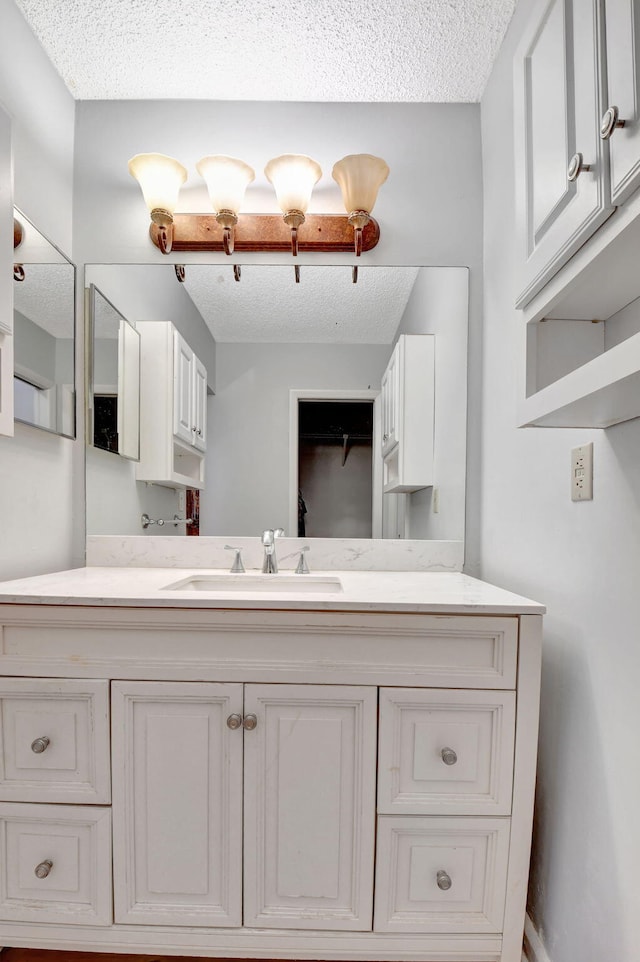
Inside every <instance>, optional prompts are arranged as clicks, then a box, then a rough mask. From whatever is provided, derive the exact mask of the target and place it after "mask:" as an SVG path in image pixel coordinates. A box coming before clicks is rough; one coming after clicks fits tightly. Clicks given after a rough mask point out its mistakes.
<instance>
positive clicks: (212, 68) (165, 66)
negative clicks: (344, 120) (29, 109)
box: [16, 0, 515, 103]
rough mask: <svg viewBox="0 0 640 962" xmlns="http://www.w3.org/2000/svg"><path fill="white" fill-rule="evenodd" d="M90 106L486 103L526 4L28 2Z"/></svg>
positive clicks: (45, 39)
mask: <svg viewBox="0 0 640 962" xmlns="http://www.w3.org/2000/svg"><path fill="white" fill-rule="evenodd" d="M16 3H17V5H18V7H19V8H20V9H21V10H22V11H23V13H24V15H25V17H26V19H27V21H28V22H29V24H30V25H31V27H32V29H33V30H34V32H35V34H36V36H37V37H38V38H39V39H40V41H41V43H42V45H43V46H44V48H45V50H46V51H47V53H48V55H49V57H50V58H51V60H52V61H53V63H54V65H55V66H56V68H57V69H58V71H59V73H60V74H61V76H62V77H63V79H64V81H65V83H66V84H67V87H68V88H69V90H70V91H71V93H72V94H73V95H74V97H76V98H77V99H79V100H95V99H114V100H120V99H145V98H156V99H184V98H188V99H205V100H294V101H339V102H344V101H364V102H410V103H413V102H418V103H451V102H475V101H478V100H479V99H480V97H481V96H482V92H483V90H484V86H485V83H486V81H487V78H488V76H489V73H490V70H491V65H492V63H493V60H494V58H495V55H496V53H497V50H498V47H499V46H500V42H501V40H502V37H503V36H504V32H505V30H506V28H507V25H508V23H509V20H510V18H511V15H512V13H513V8H514V6H515V0H396V2H392V0H386V2H381V0H190V2H189V3H185V2H183V0H137V2H135V3H132V2H131V0H64V2H61V0H16Z"/></svg>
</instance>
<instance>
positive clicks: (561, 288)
mask: <svg viewBox="0 0 640 962" xmlns="http://www.w3.org/2000/svg"><path fill="white" fill-rule="evenodd" d="M639 247H640V196H637V195H634V197H633V198H631V200H630V201H629V202H628V203H627V204H626V205H625V207H624V208H620V209H619V210H617V211H616V213H615V215H614V216H613V217H611V218H610V220H609V221H608V222H607V223H606V224H605V225H604V226H603V227H602V228H600V230H599V231H598V233H597V234H596V235H595V237H593V238H592V239H591V241H590V242H589V244H588V245H585V247H583V248H582V250H580V251H579V252H578V253H577V254H576V255H575V257H574V258H573V259H572V260H571V262H570V263H569V264H567V266H566V267H565V268H564V269H563V270H562V271H561V272H560V273H559V274H558V275H556V277H555V278H554V279H553V281H552V282H551V283H550V284H549V285H548V286H547V287H546V288H545V290H544V291H543V292H541V294H539V295H538V296H537V297H536V298H535V299H534V300H533V301H532V302H531V304H530V305H529V306H528V308H527V309H526V311H525V312H524V319H525V322H526V335H525V337H526V378H527V386H526V390H525V389H524V388H523V390H522V391H521V394H520V396H521V397H524V400H523V401H522V402H521V404H520V406H519V412H518V425H519V426H520V427H532V426H540V427H586V428H605V427H609V426H611V425H613V424H618V423H620V422H622V421H628V420H630V419H632V418H636V417H640V272H638V269H637V251H638V249H639ZM593 321H599V322H602V323H599V324H593V323H592V322H593ZM545 341H546V342H547V346H546V348H545V347H544V342H545ZM541 355H542V356H541ZM549 362H550V363H551V365H552V366H555V367H556V368H558V366H559V365H560V366H564V368H565V369H564V370H559V371H556V375H557V374H558V373H560V376H554V375H553V373H552V372H551V371H550V370H549Z"/></svg>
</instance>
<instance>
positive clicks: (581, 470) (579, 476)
mask: <svg viewBox="0 0 640 962" xmlns="http://www.w3.org/2000/svg"><path fill="white" fill-rule="evenodd" d="M571 500H572V501H592V500H593V441H590V442H589V443H588V444H581V445H580V447H578V448H572V449H571Z"/></svg>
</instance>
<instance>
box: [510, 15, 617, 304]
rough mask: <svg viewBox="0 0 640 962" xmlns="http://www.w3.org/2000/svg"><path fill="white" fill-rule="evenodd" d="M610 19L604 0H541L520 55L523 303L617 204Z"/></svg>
mask: <svg viewBox="0 0 640 962" xmlns="http://www.w3.org/2000/svg"><path fill="white" fill-rule="evenodd" d="M602 16H603V14H602V2H601V0H587V2H586V4H585V3H584V2H583V0H540V2H539V3H538V4H537V6H536V8H535V10H534V14H533V17H532V20H531V23H530V25H529V27H528V29H527V30H526V31H525V33H524V35H523V39H522V42H521V45H520V47H519V49H518V52H517V53H516V57H515V77H514V80H515V94H514V104H515V135H516V213H517V229H518V236H519V245H520V247H519V259H518V291H519V296H518V298H517V302H516V306H517V307H524V306H525V305H526V304H527V303H528V302H529V301H530V300H531V299H532V297H533V296H534V295H535V294H536V293H537V292H538V291H539V290H540V289H541V288H542V287H543V286H544V284H545V283H546V282H547V281H548V280H549V278H550V277H552V276H553V274H555V273H556V272H557V271H558V270H559V269H560V268H561V267H562V266H563V264H565V263H566V262H567V261H568V260H569V258H570V257H571V256H572V255H573V254H574V253H575V252H576V251H577V250H578V248H579V247H580V246H581V245H582V244H583V243H584V242H585V240H587V238H588V237H590V236H591V234H593V233H594V232H595V231H596V230H597V228H598V227H599V226H600V225H601V224H602V223H604V221H605V220H606V219H607V217H609V215H610V214H611V213H612V211H613V207H612V205H611V199H610V190H609V177H608V170H609V168H608V160H609V157H608V151H607V149H606V147H605V146H604V145H603V141H601V140H600V137H599V133H598V122H597V118H598V116H599V111H600V104H601V99H602V97H601V93H602V83H603V76H602V71H601V66H600V63H601V53H602V40H601V36H602V34H601V28H600V24H599V21H600V18H601V17H602ZM572 167H573V168H574V169H573V171H571V168H572Z"/></svg>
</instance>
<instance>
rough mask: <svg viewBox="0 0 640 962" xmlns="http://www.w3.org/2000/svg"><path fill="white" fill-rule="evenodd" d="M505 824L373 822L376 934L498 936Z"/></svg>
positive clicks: (489, 821)
mask: <svg viewBox="0 0 640 962" xmlns="http://www.w3.org/2000/svg"><path fill="white" fill-rule="evenodd" d="M508 852H509V819H507V818H412V817H407V818H402V817H400V818H394V817H392V816H383V817H381V818H379V819H378V847H377V857H376V908H375V920H374V930H375V931H376V932H476V933H478V932H499V931H500V930H501V928H502V921H503V917H504V899H505V891H506V880H507V862H508Z"/></svg>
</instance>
